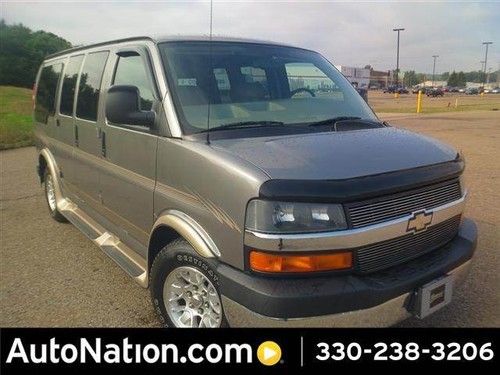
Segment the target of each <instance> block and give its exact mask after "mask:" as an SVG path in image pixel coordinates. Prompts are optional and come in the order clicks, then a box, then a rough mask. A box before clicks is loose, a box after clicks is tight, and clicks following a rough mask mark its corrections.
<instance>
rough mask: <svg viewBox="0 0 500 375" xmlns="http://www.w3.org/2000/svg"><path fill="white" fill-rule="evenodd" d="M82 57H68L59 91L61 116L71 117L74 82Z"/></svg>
mask: <svg viewBox="0 0 500 375" xmlns="http://www.w3.org/2000/svg"><path fill="white" fill-rule="evenodd" d="M82 61H83V55H79V56H73V57H70V59H69V63H68V65H67V66H66V70H65V71H64V78H63V84H62V89H61V104H60V108H59V112H60V113H61V114H63V115H68V116H72V115H73V99H74V98H75V89H76V81H77V78H78V73H79V72H80V67H81V65H82Z"/></svg>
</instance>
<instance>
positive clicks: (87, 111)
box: [76, 51, 109, 121]
mask: <svg viewBox="0 0 500 375" xmlns="http://www.w3.org/2000/svg"><path fill="white" fill-rule="evenodd" d="M108 54H109V53H108V52H107V51H103V52H95V53H89V54H88V56H87V58H86V59H85V62H84V63H83V69H82V74H81V76H80V85H79V87H78V98H77V104H76V117H79V118H81V119H85V120H90V121H97V105H98V103H99V92H100V90H101V79H102V74H103V72H104V67H105V66H106V60H107V58H108Z"/></svg>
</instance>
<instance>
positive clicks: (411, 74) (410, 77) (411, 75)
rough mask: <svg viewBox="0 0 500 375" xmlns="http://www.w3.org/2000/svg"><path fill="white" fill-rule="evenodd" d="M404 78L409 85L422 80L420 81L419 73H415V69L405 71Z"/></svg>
mask: <svg viewBox="0 0 500 375" xmlns="http://www.w3.org/2000/svg"><path fill="white" fill-rule="evenodd" d="M403 80H404V82H405V83H406V84H407V85H408V86H415V85H416V84H417V83H420V82H421V81H419V79H418V77H417V73H415V71H414V70H410V71H407V72H405V75H404V78H403Z"/></svg>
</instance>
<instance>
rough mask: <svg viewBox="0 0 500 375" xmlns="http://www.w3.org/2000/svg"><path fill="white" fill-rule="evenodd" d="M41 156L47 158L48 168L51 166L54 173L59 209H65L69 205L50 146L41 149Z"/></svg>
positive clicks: (50, 169)
mask: <svg viewBox="0 0 500 375" xmlns="http://www.w3.org/2000/svg"><path fill="white" fill-rule="evenodd" d="M39 156H41V157H43V158H44V159H45V162H46V163H47V168H49V173H50V174H51V175H52V178H53V180H54V191H55V195H56V205H57V208H58V209H59V210H62V209H64V207H65V206H66V205H67V203H68V202H67V201H66V199H65V198H64V195H63V193H62V187H61V181H60V180H59V168H58V166H57V164H56V161H55V159H54V156H53V155H52V153H51V152H50V150H49V149H48V148H43V149H41V150H40V153H39Z"/></svg>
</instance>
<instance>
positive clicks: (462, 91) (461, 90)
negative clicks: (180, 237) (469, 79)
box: [458, 87, 467, 93]
mask: <svg viewBox="0 0 500 375" xmlns="http://www.w3.org/2000/svg"><path fill="white" fill-rule="evenodd" d="M465 90H467V89H466V88H465V87H462V88H460V89H458V92H461V93H464V92H465Z"/></svg>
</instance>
